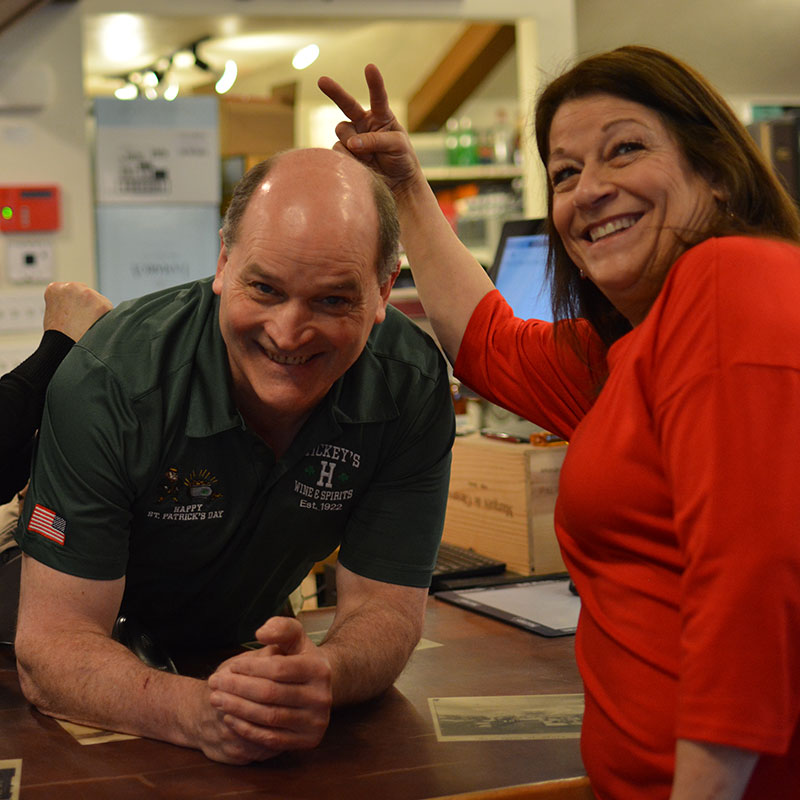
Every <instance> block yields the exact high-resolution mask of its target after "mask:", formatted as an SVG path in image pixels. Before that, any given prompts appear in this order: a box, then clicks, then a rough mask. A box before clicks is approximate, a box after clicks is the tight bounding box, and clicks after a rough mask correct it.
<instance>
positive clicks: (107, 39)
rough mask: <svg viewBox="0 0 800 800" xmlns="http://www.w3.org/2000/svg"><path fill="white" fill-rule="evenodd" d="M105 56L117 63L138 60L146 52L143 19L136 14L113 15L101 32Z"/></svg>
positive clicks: (105, 21)
mask: <svg viewBox="0 0 800 800" xmlns="http://www.w3.org/2000/svg"><path fill="white" fill-rule="evenodd" d="M100 42H101V47H102V48H103V55H104V56H105V57H106V58H107V59H108V60H109V61H113V62H115V63H124V62H125V61H130V60H131V59H135V58H138V57H139V56H140V55H141V54H142V52H143V51H144V40H143V37H142V19H141V17H138V16H136V15H135V14H111V15H110V16H108V17H106V18H105V19H104V24H103V26H102V28H101V30H100Z"/></svg>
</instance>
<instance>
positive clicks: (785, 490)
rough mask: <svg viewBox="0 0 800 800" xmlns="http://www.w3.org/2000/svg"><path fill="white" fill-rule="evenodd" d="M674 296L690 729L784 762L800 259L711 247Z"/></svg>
mask: <svg viewBox="0 0 800 800" xmlns="http://www.w3.org/2000/svg"><path fill="white" fill-rule="evenodd" d="M664 292H665V297H664V298H663V300H664V302H662V303H660V304H659V313H663V318H660V319H658V320H656V322H657V324H658V331H659V334H658V339H657V341H656V343H655V350H654V353H653V364H654V365H655V366H654V371H655V381H654V397H655V400H656V404H655V408H654V420H655V424H656V425H657V430H658V435H659V438H660V439H661V442H662V447H663V451H664V454H665V459H664V463H665V469H666V477H667V480H668V481H669V483H670V487H671V491H672V498H673V503H674V519H675V531H676V535H677V538H678V546H679V547H680V550H681V553H682V556H683V560H684V569H683V572H682V577H681V602H680V615H681V653H680V674H679V694H678V709H677V730H676V735H677V736H678V737H679V738H687V739H699V740H705V741H711V742H715V743H719V744H726V745H730V746H736V747H741V748H747V749H751V750H756V751H760V752H771V753H776V754H779V753H783V752H785V751H786V748H787V747H788V746H789V742H790V740H791V738H792V735H793V732H794V731H795V729H796V726H797V725H798V719H799V718H800V536H798V526H800V491H798V485H800V458H798V456H797V444H796V443H797V442H798V441H800V351H799V350H798V347H797V342H798V341H800V315H798V313H797V302H796V298H797V297H798V296H800V250H798V248H796V247H792V246H790V245H785V244H782V243H778V242H763V241H762V242H759V241H758V240H746V239H734V238H730V239H721V240H711V241H709V242H707V243H705V244H703V245H700V246H698V247H697V248H694V250H693V251H690V253H688V254H687V255H686V256H684V259H683V260H682V262H679V263H678V264H676V266H675V267H674V268H673V272H672V274H671V275H670V279H669V281H668V283H667V284H666V286H665V289H664ZM654 310H655V309H654Z"/></svg>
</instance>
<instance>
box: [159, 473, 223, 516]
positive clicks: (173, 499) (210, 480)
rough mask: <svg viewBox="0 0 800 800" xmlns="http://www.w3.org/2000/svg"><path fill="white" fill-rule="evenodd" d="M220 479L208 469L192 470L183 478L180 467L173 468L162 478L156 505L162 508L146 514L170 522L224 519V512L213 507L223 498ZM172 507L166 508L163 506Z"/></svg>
mask: <svg viewBox="0 0 800 800" xmlns="http://www.w3.org/2000/svg"><path fill="white" fill-rule="evenodd" d="M217 484H218V480H217V478H216V476H215V475H213V474H212V473H211V472H210V471H209V470H207V469H193V470H192V471H191V472H189V474H188V475H186V476H182V475H181V472H180V470H179V469H178V467H174V466H173V467H170V468H169V469H168V470H167V471H166V472H165V473H164V475H163V476H162V478H161V484H160V486H159V487H158V494H157V495H156V503H157V504H158V505H159V506H162V507H161V508H159V509H158V510H157V511H156V510H155V509H151V510H149V511H148V512H147V517H148V519H159V520H165V521H168V522H203V521H205V520H208V519H221V518H222V517H223V516H224V515H225V509H219V508H218V509H213V508H212V507H211V504H213V503H215V501H217V500H222V499H223V494H222V492H220V491H218V487H217ZM165 503H167V504H169V505H167V507H166V508H163V504H165Z"/></svg>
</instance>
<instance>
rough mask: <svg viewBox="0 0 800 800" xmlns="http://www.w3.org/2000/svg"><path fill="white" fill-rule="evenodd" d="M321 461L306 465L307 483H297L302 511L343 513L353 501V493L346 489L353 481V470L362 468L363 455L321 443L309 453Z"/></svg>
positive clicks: (296, 492) (310, 456)
mask: <svg viewBox="0 0 800 800" xmlns="http://www.w3.org/2000/svg"><path fill="white" fill-rule="evenodd" d="M306 456H307V457H308V458H313V459H318V461H315V462H313V463H310V464H307V465H306V467H305V469H304V470H303V473H304V474H305V476H306V478H307V480H308V483H305V482H304V481H302V480H296V481H295V482H294V492H295V494H296V495H299V498H298V504H299V506H300V508H307V509H310V510H312V511H343V510H344V507H345V503H346V501H349V500H352V499H353V490H352V489H350V488H346V485H347V484H348V483H349V482H350V481H351V477H352V476H351V473H350V470H357V469H358V468H359V467H360V466H361V454H360V453H355V452H353V451H352V450H349V449H348V448H346V447H339V446H337V445H333V444H318V445H317V446H316V447H313V448H312V449H311V450H309V451H308V452H307V453H306Z"/></svg>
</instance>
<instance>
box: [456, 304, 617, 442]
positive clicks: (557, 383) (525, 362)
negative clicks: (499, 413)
mask: <svg viewBox="0 0 800 800" xmlns="http://www.w3.org/2000/svg"><path fill="white" fill-rule="evenodd" d="M574 332H575V334H576V336H577V338H572V337H571V335H570V332H569V330H568V329H567V327H566V324H565V325H564V329H563V331H559V332H558V336H557V335H556V326H555V325H553V324H552V323H549V322H542V321H540V320H535V319H530V320H523V319H519V318H517V317H515V316H514V313H513V311H512V310H511V307H510V306H509V305H508V303H506V301H505V300H504V299H503V296H502V295H501V294H500V292H498V291H497V290H496V289H495V290H493V291H491V292H489V293H488V294H487V295H486V296H485V297H484V298H483V299H482V300H481V302H480V303H478V305H477V306H476V308H475V311H474V312H473V313H472V317H471V318H470V321H469V324H468V325H467V329H466V331H465V332H464V336H463V338H462V340H461V347H460V348H459V350H458V357H457V358H456V363H455V366H454V373H455V375H456V376H457V377H458V378H459V379H460V380H461V381H463V382H464V383H465V384H466V385H467V386H469V388H470V389H472V390H473V391H475V392H477V393H478V394H480V395H481V396H482V397H485V398H486V399H487V400H489V401H491V402H492V403H495V404H496V405H499V406H502V407H503V408H507V409H509V410H510V411H513V412H514V413H515V414H519V415H520V416H522V417H525V419H528V420H530V421H531V422H533V423H535V424H536V425H539V426H541V427H542V428H545V429H546V430H548V431H551V432H552V433H556V434H558V435H559V436H561V437H563V438H565V439H569V438H570V436H571V434H572V431H573V430H574V429H575V427H576V425H577V424H578V423H579V422H580V421H581V419H583V417H584V415H585V414H586V412H587V411H588V410H589V408H590V407H591V405H592V403H593V402H594V398H595V396H596V394H597V389H598V386H599V382H600V380H601V377H602V375H603V374H604V372H605V369H606V367H605V348H604V347H603V346H602V344H601V342H600V340H599V338H598V337H597V336H596V335H595V334H594V333H593V332H592V331H591V328H590V327H589V324H588V323H587V322H586V321H585V320H579V321H578V324H577V325H576V326H575V328H574ZM573 344H574V345H575V347H573ZM576 348H577V349H576ZM578 352H580V353H581V355H578Z"/></svg>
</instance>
